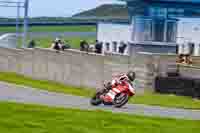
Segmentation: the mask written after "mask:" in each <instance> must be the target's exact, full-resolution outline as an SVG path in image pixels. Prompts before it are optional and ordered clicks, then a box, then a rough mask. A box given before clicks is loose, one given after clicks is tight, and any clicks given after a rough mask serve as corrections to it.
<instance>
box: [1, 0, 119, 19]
mask: <svg viewBox="0 0 200 133" xmlns="http://www.w3.org/2000/svg"><path fill="white" fill-rule="evenodd" d="M0 1H5V0H0ZM6 1H17V0H6ZM19 1H24V0H19ZM106 3H107V4H110V3H122V2H119V1H118V0H30V12H29V15H30V16H31V17H35V16H63V17H66V16H71V15H73V14H75V13H78V12H81V11H84V10H88V9H91V8H94V7H96V6H99V5H101V4H106ZM0 5H2V4H0ZM16 11H17V9H15V8H5V7H0V16H4V17H5V16H7V17H14V16H16ZM22 13H23V12H21V15H22Z"/></svg>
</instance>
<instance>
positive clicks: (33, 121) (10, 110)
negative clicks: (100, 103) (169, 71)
mask: <svg viewBox="0 0 200 133" xmlns="http://www.w3.org/2000/svg"><path fill="white" fill-rule="evenodd" d="M0 110H1V111H0V131H1V133H111V132H113V133H133V132H134V133H189V132H192V133H199V131H200V126H199V125H200V121H192V120H180V119H168V118H158V117H144V116H136V115H127V114H113V113H111V112H104V111H81V110H77V109H62V108H51V107H45V106H36V105H25V104H16V103H7V102H0Z"/></svg>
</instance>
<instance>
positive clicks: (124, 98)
mask: <svg viewBox="0 0 200 133" xmlns="http://www.w3.org/2000/svg"><path fill="white" fill-rule="evenodd" d="M109 84H111V83H109ZM107 86H108V85H105V84H104V88H103V89H101V90H98V91H97V92H96V94H95V95H94V96H93V97H92V99H91V100H90V103H91V104H92V105H94V106H98V105H100V104H102V103H103V104H104V105H113V106H114V107H116V108H121V107H122V106H124V105H125V104H126V103H127V102H128V101H129V99H130V98H131V97H132V96H133V95H134V93H133V92H132V91H131V90H130V89H129V88H130V87H129V85H128V84H124V85H121V84H120V85H117V86H115V87H111V86H110V87H107ZM109 94H113V95H114V96H115V97H114V100H113V101H112V103H107V102H105V101H104V100H102V98H101V96H108V95H109Z"/></svg>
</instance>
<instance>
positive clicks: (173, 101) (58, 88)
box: [0, 72, 200, 109]
mask: <svg viewBox="0 0 200 133" xmlns="http://www.w3.org/2000/svg"><path fill="white" fill-rule="evenodd" d="M0 81H5V82H8V83H13V84H18V85H24V86H30V87H33V88H38V89H43V90H48V91H53V92H60V93H66V94H72V95H77V96H84V97H91V96H92V95H93V94H94V90H89V89H87V88H77V87H71V86H66V85H63V84H60V83H55V82H52V81H41V80H33V79H31V78H28V77H24V76H22V75H17V74H15V73H5V72H0ZM130 103H137V104H146V105H157V106H163V107H175V108H185V109H200V100H196V99H192V98H190V97H183V96H175V95H161V94H157V93H152V92H145V93H144V94H143V95H136V96H135V97H133V98H132V99H131V100H130Z"/></svg>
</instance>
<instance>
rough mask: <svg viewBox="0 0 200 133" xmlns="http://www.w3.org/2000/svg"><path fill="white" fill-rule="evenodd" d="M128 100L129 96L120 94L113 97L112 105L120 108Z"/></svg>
mask: <svg viewBox="0 0 200 133" xmlns="http://www.w3.org/2000/svg"><path fill="white" fill-rule="evenodd" d="M128 100H129V96H128V95H127V94H125V93H120V94H117V95H116V96H115V99H114V101H113V105H114V107H116V108H121V107H122V106H124V105H125V104H126V103H127V102H128Z"/></svg>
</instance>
